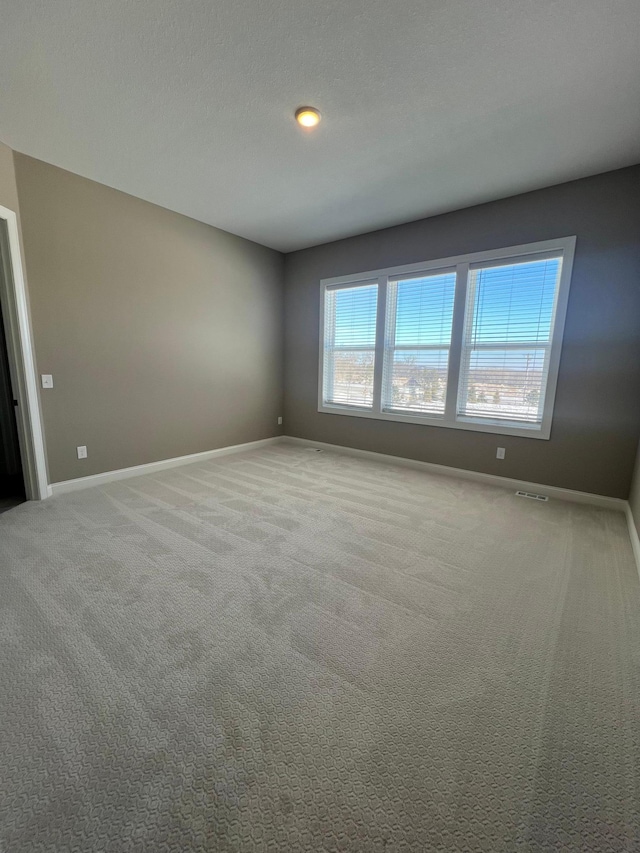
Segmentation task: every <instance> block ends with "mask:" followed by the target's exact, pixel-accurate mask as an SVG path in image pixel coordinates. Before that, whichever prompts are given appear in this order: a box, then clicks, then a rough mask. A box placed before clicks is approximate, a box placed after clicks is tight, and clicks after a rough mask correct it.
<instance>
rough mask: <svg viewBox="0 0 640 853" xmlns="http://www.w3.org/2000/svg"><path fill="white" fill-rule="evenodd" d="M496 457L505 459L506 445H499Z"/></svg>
mask: <svg viewBox="0 0 640 853" xmlns="http://www.w3.org/2000/svg"><path fill="white" fill-rule="evenodd" d="M496 459H504V447H499V448H498V452H497V453H496Z"/></svg>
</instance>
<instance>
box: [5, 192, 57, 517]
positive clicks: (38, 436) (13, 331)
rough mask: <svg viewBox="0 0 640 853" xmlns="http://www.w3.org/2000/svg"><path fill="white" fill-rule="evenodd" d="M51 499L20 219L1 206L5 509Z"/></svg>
mask: <svg viewBox="0 0 640 853" xmlns="http://www.w3.org/2000/svg"><path fill="white" fill-rule="evenodd" d="M49 494H50V490H49V485H48V483H47V463H46V456H45V449H44V436H43V433H42V422H41V418H40V400H39V398H38V385H37V379H36V366H35V358H34V352H33V339H32V334H31V320H30V317H29V301H28V298H27V290H26V286H25V281H24V275H23V272H22V255H21V252H20V233H19V230H18V219H17V216H16V214H15V212H14V211H12V210H9V209H8V208H6V207H3V206H1V205H0V509H2V505H1V504H2V502H4V503H5V507H6V505H13V506H15V505H16V503H17V502H20V501H21V500H43V499H44V498H46V497H48V496H49Z"/></svg>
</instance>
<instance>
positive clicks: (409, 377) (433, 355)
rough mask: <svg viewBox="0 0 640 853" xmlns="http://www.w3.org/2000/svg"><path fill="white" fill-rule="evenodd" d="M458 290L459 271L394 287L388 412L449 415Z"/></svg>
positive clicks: (384, 398) (388, 344) (388, 354)
mask: <svg viewBox="0 0 640 853" xmlns="http://www.w3.org/2000/svg"><path fill="white" fill-rule="evenodd" d="M455 289H456V275H455V273H454V272H447V273H439V274H436V275H422V276H420V277H418V278H412V279H403V280H400V281H390V282H389V286H388V296H387V330H386V345H385V364H384V369H383V383H382V384H383V389H382V401H383V402H382V405H383V408H384V409H385V410H386V411H400V412H415V413H416V414H430V415H436V416H438V415H439V416H442V415H443V414H444V408H445V397H446V393H447V370H448V366H449V345H450V343H451V326H452V323H453V302H454V298H455Z"/></svg>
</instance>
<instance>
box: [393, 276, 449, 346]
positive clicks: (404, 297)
mask: <svg viewBox="0 0 640 853" xmlns="http://www.w3.org/2000/svg"><path fill="white" fill-rule="evenodd" d="M394 290H395V293H396V308H395V335H394V337H395V342H394V345H395V346H397V347H399V346H413V347H415V346H422V345H432V346H433V345H440V346H442V345H443V344H444V346H449V344H450V343H451V324H452V322H453V300H454V296H455V290H456V274H455V273H453V272H450V273H445V274H441V275H430V276H422V277H421V278H416V279H409V280H405V281H397V282H390V292H391V293H392V294H393V291H394Z"/></svg>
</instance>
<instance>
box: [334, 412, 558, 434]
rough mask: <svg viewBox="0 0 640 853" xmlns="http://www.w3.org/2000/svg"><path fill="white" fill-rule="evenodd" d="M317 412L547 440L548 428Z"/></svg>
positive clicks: (424, 416) (360, 413)
mask: <svg viewBox="0 0 640 853" xmlns="http://www.w3.org/2000/svg"><path fill="white" fill-rule="evenodd" d="M318 411H319V412H321V413H322V414H326V415H347V416H348V417H352V418H369V419H372V420H377V421H392V422H395V423H404V424H420V425H421V426H431V427H441V428H442V429H462V430H467V431H470V432H487V433H491V434H492V435H516V436H520V437H522V438H536V439H542V440H543V441H548V440H549V438H550V436H551V425H550V424H549V425H547V426H545V425H544V424H543V425H542V427H540V426H534V425H530V424H522V423H515V424H514V425H513V426H511V425H510V424H505V423H500V422H499V421H491V420H488V419H482V420H480V419H475V418H457V419H456V420H455V421H452V420H445V418H444V416H442V417H434V416H431V417H429V416H427V415H407V414H397V413H395V412H374V411H373V410H372V409H364V408H357V407H356V406H338V405H335V406H334V405H331V406H330V405H326V404H325V405H320V406H318Z"/></svg>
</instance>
